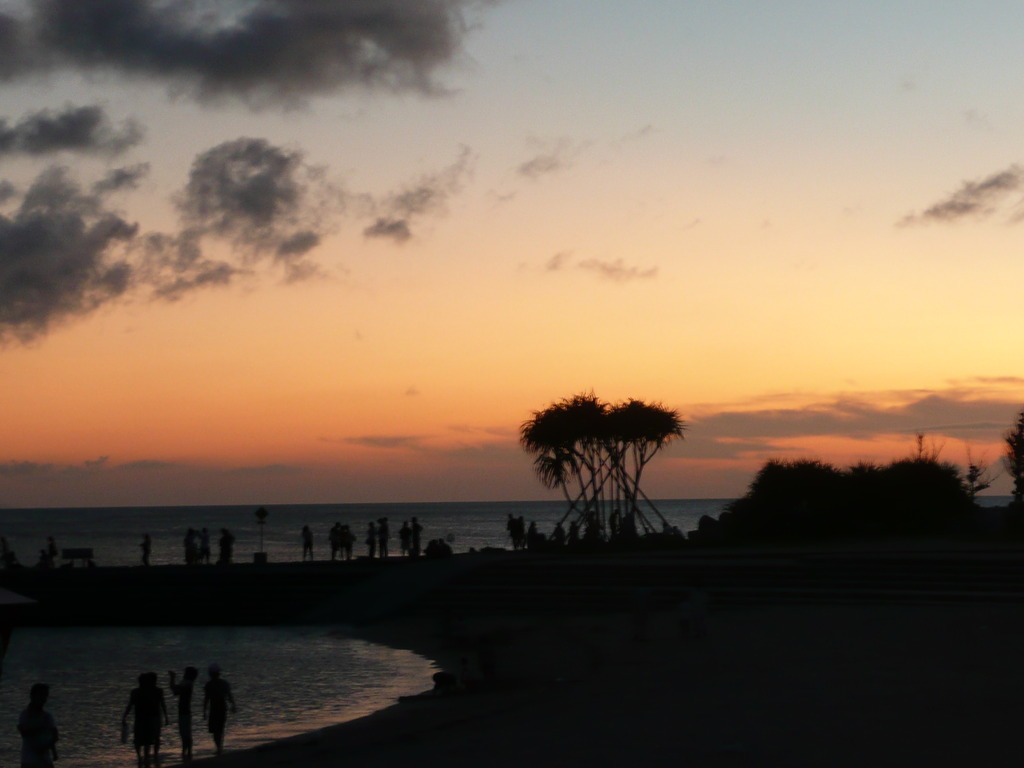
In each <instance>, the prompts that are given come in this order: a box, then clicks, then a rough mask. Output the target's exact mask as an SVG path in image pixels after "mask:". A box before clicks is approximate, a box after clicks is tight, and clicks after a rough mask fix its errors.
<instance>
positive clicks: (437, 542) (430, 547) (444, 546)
mask: <svg viewBox="0 0 1024 768" xmlns="http://www.w3.org/2000/svg"><path fill="white" fill-rule="evenodd" d="M424 554H425V555H426V556H427V557H428V558H430V559H440V558H445V557H451V556H452V548H451V547H450V546H448V542H446V541H445V540H444V539H431V540H430V542H429V543H428V544H427V548H426V550H425V551H424Z"/></svg>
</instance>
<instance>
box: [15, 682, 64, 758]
mask: <svg viewBox="0 0 1024 768" xmlns="http://www.w3.org/2000/svg"><path fill="white" fill-rule="evenodd" d="M49 698H50V686H48V685H46V684H44V683H36V684H35V685H33V686H32V690H31V692H30V693H29V700H28V706H27V707H26V708H25V709H23V710H22V712H21V716H20V717H18V733H20V734H21V765H22V768H39V766H52V765H53V762H54V760H56V759H57V723H56V722H55V721H54V719H53V715H51V714H50V713H49V712H47V711H46V710H45V709H43V707H44V706H45V705H46V700H47V699H49Z"/></svg>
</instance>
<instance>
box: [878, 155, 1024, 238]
mask: <svg viewBox="0 0 1024 768" xmlns="http://www.w3.org/2000/svg"><path fill="white" fill-rule="evenodd" d="M1022 189H1024V168H1022V167H1021V166H1019V165H1017V164H1013V165H1011V166H1010V167H1009V168H1007V169H1005V170H1002V171H999V172H997V173H993V174H990V175H989V176H986V177H985V178H983V179H980V180H978V181H965V182H963V183H962V184H961V185H960V188H959V189H957V190H956V191H955V192H953V193H952V194H950V195H949V196H948V197H946V198H944V199H942V200H940V201H939V202H937V203H934V204H932V205H930V206H929V207H928V208H926V209H925V210H923V211H922V212H921V213H913V214H908V215H907V216H904V217H903V218H902V219H901V220H900V221H899V222H897V225H898V226H911V225H915V224H928V223H933V222H942V223H951V222H955V221H959V220H961V219H965V218H975V219H982V218H986V217H988V216H991V215H993V214H995V213H996V211H997V210H998V206H999V204H1000V203H1002V202H1003V201H1005V200H1006V198H1008V197H1009V196H1010V195H1011V194H1013V193H1014V192H1020V191H1021V190H1022ZM1014 220H1020V216H1019V215H1018V216H1015V217H1014Z"/></svg>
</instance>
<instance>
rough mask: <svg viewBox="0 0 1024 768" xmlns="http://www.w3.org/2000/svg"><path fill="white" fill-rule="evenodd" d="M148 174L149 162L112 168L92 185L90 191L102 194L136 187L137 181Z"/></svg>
mask: <svg viewBox="0 0 1024 768" xmlns="http://www.w3.org/2000/svg"><path fill="white" fill-rule="evenodd" d="M148 174H149V163H136V164H135V165H126V166H123V167H121V168H114V169H112V170H110V171H108V172H107V174H106V175H105V176H104V177H103V178H102V179H100V180H99V181H97V182H96V183H95V184H93V185H92V191H93V192H95V193H96V194H100V195H103V194H106V193H108V192H119V191H121V190H131V189H137V188H138V186H139V182H140V181H142V179H143V178H145V177H146V176H147V175H148Z"/></svg>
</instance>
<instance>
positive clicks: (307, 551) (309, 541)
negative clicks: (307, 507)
mask: <svg viewBox="0 0 1024 768" xmlns="http://www.w3.org/2000/svg"><path fill="white" fill-rule="evenodd" d="M307 556H308V557H309V559H310V560H311V561H312V559H313V531H311V530H310V529H309V526H308V525H304V526H302V562H306V557H307Z"/></svg>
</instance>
